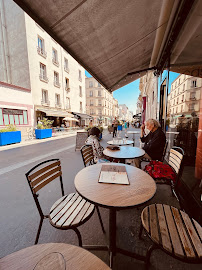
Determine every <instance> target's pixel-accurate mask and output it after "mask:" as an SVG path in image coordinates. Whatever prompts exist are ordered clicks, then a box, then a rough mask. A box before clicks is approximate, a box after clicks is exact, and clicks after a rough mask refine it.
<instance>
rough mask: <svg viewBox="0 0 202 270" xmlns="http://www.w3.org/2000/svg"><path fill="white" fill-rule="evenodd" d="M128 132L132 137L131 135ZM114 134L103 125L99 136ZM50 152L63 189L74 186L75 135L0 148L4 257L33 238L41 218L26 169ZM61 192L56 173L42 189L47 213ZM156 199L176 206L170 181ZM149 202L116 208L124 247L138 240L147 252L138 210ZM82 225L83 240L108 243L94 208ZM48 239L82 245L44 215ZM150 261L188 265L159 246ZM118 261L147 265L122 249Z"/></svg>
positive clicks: (78, 165)
mask: <svg viewBox="0 0 202 270" xmlns="http://www.w3.org/2000/svg"><path fill="white" fill-rule="evenodd" d="M130 130H134V128H130ZM135 130H137V129H135ZM122 135H124V131H122ZM129 138H132V135H130V136H129ZM110 139H112V134H108V132H107V131H105V133H104V135H103V139H102V141H101V144H102V146H104V147H106V145H107V141H108V140H110ZM138 139H139V134H136V146H139V141H138ZM52 158H59V159H60V160H61V164H62V173H63V184H64V191H65V193H66V194H68V193H71V192H75V188H74V177H75V175H76V174H77V172H78V171H80V170H81V169H82V168H83V167H84V165H83V161H82V157H81V154H80V151H75V136H73V137H69V138H61V139H58V140H53V141H48V142H46V141H45V140H44V142H43V143H39V144H32V145H28V146H24V147H19V148H14V149H10V150H5V151H1V152H0V161H1V162H0V175H1V191H0V205H1V207H0V216H1V226H0V239H1V244H0V245H1V248H0V257H3V256H6V255H8V254H10V253H13V252H15V251H17V250H20V249H22V248H25V247H28V246H31V245H33V244H34V240H35V236H36V232H37V229H38V224H39V214H38V211H37V208H36V205H35V203H34V200H33V196H32V194H31V191H30V188H29V185H28V183H27V180H26V177H25V173H26V172H27V171H28V170H30V169H31V168H32V167H33V166H34V165H36V164H38V163H40V162H42V161H43V160H47V159H52ZM60 197H61V190H60V184H59V181H57V179H55V180H54V181H53V182H51V183H50V184H48V185H47V186H46V187H44V188H43V189H42V190H40V192H39V201H40V202H41V205H42V208H43V209H44V213H45V214H48V212H49V209H50V207H51V206H52V204H53V203H54V202H55V201H56V200H57V199H58V198H60ZM154 202H159V203H170V204H171V205H173V206H178V203H177V201H176V199H175V198H174V197H173V196H172V194H171V192H170V189H169V187H168V186H164V185H161V186H160V187H158V189H157V193H156V195H155V196H154V198H153V199H152V200H150V201H149V202H148V203H147V204H145V205H148V204H151V203H154ZM145 205H144V206H140V207H138V208H136V209H128V210H124V211H119V212H118V214H117V243H118V244H119V245H120V246H121V247H124V248H126V249H128V250H131V251H132V250H134V247H135V246H136V247H138V252H141V253H144V252H145V251H144V250H145V248H147V247H148V246H149V245H150V244H151V242H150V240H149V238H148V237H147V236H146V235H144V236H143V240H139V239H138V232H139V226H140V214H141V211H142V209H143V208H144V207H145ZM100 211H101V215H102V219H103V222H104V226H105V229H106V231H107V234H108V210H107V209H104V208H100ZM79 230H80V232H81V235H82V240H83V244H84V245H86V244H87V245H90V244H91V245H92V244H102V245H104V244H105V237H104V236H103V233H102V230H101V227H100V223H99V220H98V216H97V213H96V212H95V213H94V215H93V216H92V218H91V219H90V220H89V221H88V222H86V223H85V224H84V225H82V226H80V227H79ZM47 242H64V243H69V244H74V245H78V239H77V236H76V234H75V232H74V231H72V230H68V231H62V230H58V229H55V228H54V227H52V226H51V225H50V224H49V221H48V220H44V222H43V226H42V230H41V234H40V237H39V244H40V243H47ZM93 253H94V254H95V255H97V256H98V257H100V258H101V259H102V260H103V261H105V262H106V263H108V255H107V252H104V251H102V252H101V251H99V252H98V251H97V252H93ZM162 258H163V259H162ZM151 261H152V265H153V267H151V269H170V268H173V269H185V270H186V269H187V270H188V269H190V265H189V264H184V263H182V262H179V261H176V260H175V259H173V258H171V257H169V256H168V255H166V254H165V253H162V252H161V251H155V256H152V258H151ZM114 266H115V269H134V268H135V266H136V267H137V269H144V265H143V263H142V262H140V261H137V260H134V259H131V258H128V257H126V256H123V255H117V260H116V261H115V265H114ZM191 269H199V265H191Z"/></svg>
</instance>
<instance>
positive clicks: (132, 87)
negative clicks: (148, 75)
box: [86, 71, 179, 114]
mask: <svg viewBox="0 0 202 270" xmlns="http://www.w3.org/2000/svg"><path fill="white" fill-rule="evenodd" d="M164 75H165V72H164V73H163V75H162V77H163V76H164ZM178 75H179V74H178V73H174V72H170V78H169V89H170V85H171V83H172V82H173V81H174V80H175V79H176V78H177V77H178ZM86 76H87V77H92V76H91V75H90V74H89V73H88V72H87V71H86ZM139 82H140V79H137V80H136V81H134V82H132V83H129V84H127V85H125V86H123V87H121V88H119V89H118V90H115V91H114V92H113V96H114V98H116V99H117V100H118V103H119V104H126V106H127V107H128V109H129V110H130V111H132V112H133V114H136V107H137V99H138V96H139V94H140V91H139ZM169 92H170V90H169Z"/></svg>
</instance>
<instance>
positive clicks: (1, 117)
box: [0, 109, 3, 126]
mask: <svg viewBox="0 0 202 270" xmlns="http://www.w3.org/2000/svg"><path fill="white" fill-rule="evenodd" d="M0 126H3V115H2V109H0Z"/></svg>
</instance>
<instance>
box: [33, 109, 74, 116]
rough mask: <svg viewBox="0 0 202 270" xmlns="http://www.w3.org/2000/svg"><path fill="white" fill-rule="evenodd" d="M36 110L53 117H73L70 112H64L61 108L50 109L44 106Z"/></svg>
mask: <svg viewBox="0 0 202 270" xmlns="http://www.w3.org/2000/svg"><path fill="white" fill-rule="evenodd" d="M36 111H41V112H44V113H45V114H46V115H47V116H54V117H74V115H72V114H71V113H68V112H65V111H63V110H51V109H48V108H47V109H46V108H36Z"/></svg>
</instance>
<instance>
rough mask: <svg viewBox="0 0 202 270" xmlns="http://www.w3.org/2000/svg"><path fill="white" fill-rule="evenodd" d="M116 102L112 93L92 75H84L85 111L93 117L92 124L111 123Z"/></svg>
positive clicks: (105, 124)
mask: <svg viewBox="0 0 202 270" xmlns="http://www.w3.org/2000/svg"><path fill="white" fill-rule="evenodd" d="M117 104H118V101H116V100H115V99H114V98H113V95H112V93H110V92H109V91H108V90H106V89H105V88H104V87H103V86H102V85H101V84H99V83H98V82H97V81H96V80H95V79H94V78H93V77H90V78H87V77H86V113H87V114H90V115H91V116H92V117H93V124H94V125H98V124H103V125H104V126H107V125H111V123H112V119H113V118H114V115H113V113H116V112H117Z"/></svg>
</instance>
